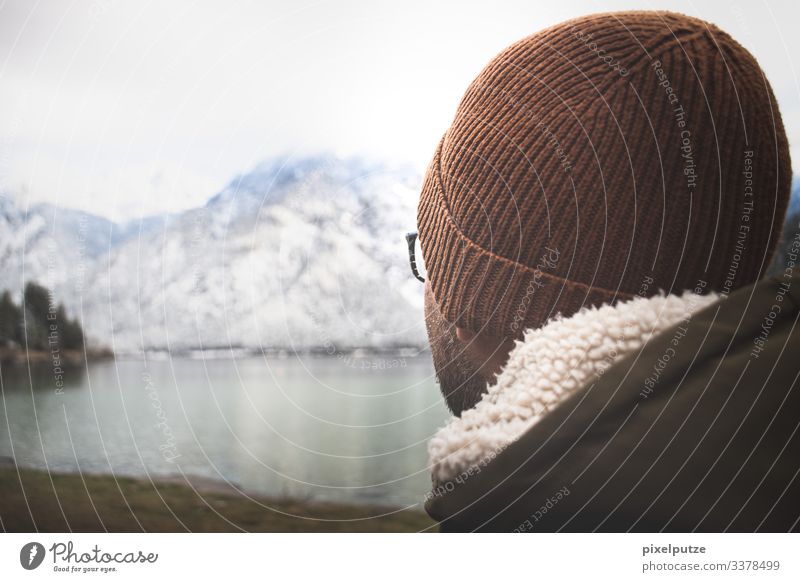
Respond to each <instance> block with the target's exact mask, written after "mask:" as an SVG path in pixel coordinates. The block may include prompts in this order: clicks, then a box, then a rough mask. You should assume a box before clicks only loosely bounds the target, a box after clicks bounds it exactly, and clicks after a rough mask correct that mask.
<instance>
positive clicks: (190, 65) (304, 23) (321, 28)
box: [0, 0, 800, 219]
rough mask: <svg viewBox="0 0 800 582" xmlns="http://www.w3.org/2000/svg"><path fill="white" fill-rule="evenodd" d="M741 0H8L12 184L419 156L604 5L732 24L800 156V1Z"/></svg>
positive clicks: (1, 96)
mask: <svg viewBox="0 0 800 582" xmlns="http://www.w3.org/2000/svg"><path fill="white" fill-rule="evenodd" d="M798 6H799V5H798V3H797V2H793V1H787V2H781V3H775V2H773V3H767V2H765V1H763V0H760V1H759V0H753V1H748V0H734V1H732V2H727V1H725V2H723V1H719V2H658V3H654V2H592V1H583V2H578V1H573V2H569V1H563V0H558V1H555V2H554V1H552V0H548V1H546V2H535V1H533V0H527V1H520V2H502V1H493V2H451V3H434V2H429V1H425V2H422V1H420V2H413V1H406V0H404V1H395V2H374V1H371V2H366V1H364V2H360V3H356V2H303V1H299V2H288V1H287V2H231V1H224V2H223V1H221V0H220V1H218V2H188V1H187V2H182V1H180V2H179V1H169V2H166V1H161V2H156V1H151V2H148V1H122V0H88V1H80V2H79V1H74V2H71V1H69V0H47V1H40V2H36V1H35V0H11V1H5V2H3V1H2V0H0V190H5V191H6V192H10V193H12V194H15V195H17V196H18V197H23V196H24V199H25V200H26V201H42V200H46V201H50V202H53V203H56V204H61V205H64V206H71V207H75V208H82V209H86V210H90V211H93V212H96V213H98V214H103V215H106V216H109V217H112V218H117V219H121V218H130V217H136V216H141V215H146V214H151V213H155V212H162V211H171V210H179V209H183V208H187V207H190V206H196V205H198V204H202V203H203V202H205V200H206V199H208V198H209V197H210V196H211V195H213V194H214V193H215V192H216V191H218V190H219V189H220V188H221V187H222V186H224V185H225V184H226V183H227V182H228V181H229V180H230V179H231V178H232V177H233V176H234V175H235V174H236V173H239V172H242V171H246V170H247V169H248V168H250V167H252V166H253V165H254V164H255V163H256V162H258V161H260V160H262V159H264V158H267V157H269V156H272V155H275V154H280V153H287V152H288V153H295V154H298V155H302V154H304V153H315V152H320V151H331V152H334V153H339V154H344V155H347V154H363V155H367V156H370V157H373V158H378V159H386V160H387V161H390V162H399V161H410V162H412V163H414V164H416V165H417V166H418V167H419V168H421V169H422V168H424V165H425V164H426V162H427V160H428V158H429V157H430V155H431V153H432V151H433V148H434V146H435V144H436V142H437V140H438V138H439V137H440V136H441V134H442V132H443V131H444V129H445V128H446V127H447V125H448V124H449V122H450V120H451V118H452V115H453V113H454V110H455V107H456V105H457V104H458V101H459V98H460V97H461V94H462V93H463V91H464V90H465V89H466V87H467V85H468V84H469V82H470V81H471V80H472V79H473V77H474V76H475V75H476V74H477V73H478V72H479V71H480V69H481V68H482V67H483V65H484V64H486V62H487V61H488V60H489V59H491V58H492V57H493V56H494V55H495V54H496V53H497V52H498V51H500V50H501V49H503V48H504V47H505V46H507V45H508V44H510V43H512V42H514V41H516V40H518V39H519V38H521V37H523V36H526V35H528V34H531V33H533V32H535V31H537V30H538V29H541V28H543V27H545V26H548V25H551V24H554V23H557V22H559V21H562V20H565V19H567V18H571V17H574V16H579V15H582V14H588V13H591V12H601V11H607V10H620V9H629V8H653V9H655V8H668V9H672V10H677V11H680V12H684V13H688V14H692V15H695V16H699V17H701V18H704V19H706V20H709V21H711V22H714V23H716V24H718V25H720V26H721V27H722V28H724V29H726V30H727V31H728V32H730V33H731V34H732V35H733V36H734V37H735V38H737V40H739V42H741V43H742V44H743V45H745V46H746V47H747V48H749V49H750V50H751V51H752V52H753V53H754V54H755V55H756V57H757V58H758V59H759V61H760V62H761V63H762V65H763V67H764V68H765V70H766V73H767V76H768V78H769V79H770V81H771V82H772V85H773V87H774V89H775V91H776V93H777V96H778V100H779V103H780V105H781V110H782V112H783V118H784V123H785V125H786V129H787V131H788V133H789V138H790V140H791V145H792V153H793V158H794V160H795V163H796V165H797V164H800V83H798V64H797V63H796V62H795V61H794V60H793V58H797V57H798V56H800V35H799V34H798V28H799V27H800V18H798V16H800V8H798Z"/></svg>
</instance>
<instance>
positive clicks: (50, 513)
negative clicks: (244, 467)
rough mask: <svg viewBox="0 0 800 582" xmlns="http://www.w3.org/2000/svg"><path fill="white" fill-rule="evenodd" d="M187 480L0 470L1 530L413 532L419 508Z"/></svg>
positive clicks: (425, 522) (420, 525)
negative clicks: (286, 495)
mask: <svg viewBox="0 0 800 582" xmlns="http://www.w3.org/2000/svg"><path fill="white" fill-rule="evenodd" d="M214 489H215V487H211V486H209V485H208V484H205V485H203V486H198V485H197V484H196V483H187V482H185V481H184V482H181V483H179V482H165V481H162V482H157V483H155V484H153V483H151V482H150V481H148V480H140V479H129V478H117V479H116V480H115V479H114V478H113V477H111V476H105V475H103V476H98V475H83V477H81V476H80V475H73V474H48V473H45V472H41V471H32V470H23V469H20V470H19V472H18V471H17V469H16V468H15V467H8V468H2V469H0V529H2V530H3V531H7V532H34V531H40V532H67V531H73V532H98V531H110V532H140V531H148V532H185V531H193V532H228V531H230V532H235V531H253V532H300V531H308V532H343V531H357V532H411V531H421V530H425V529H428V528H431V527H432V526H433V525H434V524H433V522H432V521H431V520H430V519H429V518H428V517H427V516H426V515H425V514H424V513H422V512H419V511H400V512H397V511H396V510H391V509H382V508H379V507H365V506H354V505H344V504H335V503H317V502H303V501H297V500H286V499H268V498H253V499H248V498H247V497H243V496H242V495H240V494H236V493H235V492H234V491H226V490H224V489H223V488H220V487H216V490H214Z"/></svg>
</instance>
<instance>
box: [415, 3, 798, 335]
mask: <svg viewBox="0 0 800 582" xmlns="http://www.w3.org/2000/svg"><path fill="white" fill-rule="evenodd" d="M790 180H791V169H790V160H789V153H788V145H787V140H786V135H785V133H784V129H783V124H782V122H781V117H780V114H779V112H778V107H777V104H776V102H775V97H774V95H773V93H772V90H771V88H770V86H769V83H768V82H767V79H766V77H765V76H764V74H763V72H762V70H761V68H760V67H759V65H758V63H757V62H756V61H755V59H754V58H753V56H752V55H750V53H749V52H747V51H746V50H745V49H744V48H742V47H741V46H740V45H739V44H738V43H737V42H736V41H734V40H733V39H732V38H731V37H730V36H729V35H728V34H726V33H725V32H723V31H721V30H720V29H719V28H717V27H716V26H714V25H711V24H709V23H706V22H703V21H701V20H698V19H695V18H689V17H686V16H682V15H678V14H673V13H667V12H627V13H616V14H600V15H594V16H588V17H584V18H580V19H576V20H572V21H569V22H566V23H563V24H560V25H558V26H555V27H552V28H549V29H546V30H544V31H542V32H539V33H537V34H535V35H533V36H530V37H528V38H525V39H523V40H521V41H519V42H517V43H516V44H514V45H512V46H510V47H509V48H508V49H506V50H504V51H503V52H502V53H500V54H499V55H498V56H497V57H495V58H494V59H493V60H492V61H491V62H490V63H489V65H488V66H487V67H486V68H485V69H484V70H483V71H482V72H481V73H480V75H479V76H478V77H477V79H475V81H474V82H473V83H472V85H471V86H470V87H469V89H468V90H467V92H466V94H465V95H464V98H463V100H462V101H461V104H460V105H459V107H458V111H457V113H456V116H455V119H454V121H453V124H452V125H451V127H450V128H449V129H448V130H447V132H446V133H445V135H444V137H443V139H442V141H441V142H440V144H439V146H438V147H437V149H436V152H435V155H434V158H433V161H432V162H431V165H430V167H429V169H428V173H427V175H426V178H425V184H424V188H423V193H422V197H421V200H420V206H419V217H418V223H419V224H418V226H419V233H420V241H421V243H422V248H423V252H424V256H425V262H426V268H427V271H428V276H429V278H430V280H431V285H432V290H433V295H434V298H435V300H436V302H437V304H438V306H439V308H440V310H441V312H442V314H443V316H444V317H445V318H446V319H447V320H448V321H450V322H452V323H454V324H456V325H458V326H459V327H462V328H465V329H469V330H473V331H475V332H489V333H491V334H492V335H495V336H499V337H518V336H520V335H521V333H522V331H523V330H524V329H526V328H530V327H539V326H541V325H543V324H544V323H545V322H546V321H547V319H549V318H550V317H553V316H554V315H556V314H557V313H562V314H563V315H565V316H569V315H571V314H573V313H575V312H577V311H578V310H580V308H581V307H583V306H589V305H600V304H604V303H615V302H617V301H619V300H625V299H629V298H632V297H635V296H637V295H640V296H651V295H653V294H655V293H658V292H659V290H664V291H665V292H668V293H670V292H673V293H675V292H680V291H683V290H685V289H695V288H698V289H700V290H702V291H704V292H707V291H712V290H715V291H718V292H722V293H727V292H730V291H732V290H734V289H736V288H738V287H741V286H743V285H746V284H749V283H752V282H753V281H755V280H757V279H758V278H759V277H760V276H761V275H762V274H763V273H764V272H765V269H766V268H767V266H768V265H769V262H770V258H771V256H772V254H773V252H774V249H775V245H776V243H777V241H778V240H779V237H780V227H781V223H782V219H783V215H784V213H785V210H786V205H787V202H788V198H789V188H790Z"/></svg>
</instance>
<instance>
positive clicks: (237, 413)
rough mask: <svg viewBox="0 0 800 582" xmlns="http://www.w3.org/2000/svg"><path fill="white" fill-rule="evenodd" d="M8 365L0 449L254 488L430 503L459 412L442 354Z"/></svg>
mask: <svg viewBox="0 0 800 582" xmlns="http://www.w3.org/2000/svg"><path fill="white" fill-rule="evenodd" d="M65 377H66V382H65V385H64V387H63V390H59V389H58V388H57V387H56V386H55V382H54V378H53V374H52V373H51V372H50V371H49V370H48V369H46V368H45V369H43V370H36V371H35V372H34V373H32V374H30V375H29V373H28V370H27V369H26V368H16V369H8V368H6V369H4V370H3V371H2V399H0V456H5V457H11V458H14V459H16V461H17V463H18V464H19V465H20V466H24V467H34V468H41V469H49V470H51V471H58V472H65V471H69V472H87V473H114V474H116V475H126V476H136V477H143V476H147V475H150V476H152V477H165V476H176V475H178V476H179V475H181V474H184V475H190V476H192V477H199V478H203V479H204V480H205V479H213V480H218V481H221V482H225V481H227V482H230V483H232V484H234V485H235V486H237V487H240V488H242V489H243V490H245V491H247V492H250V493H258V494H264V495H278V496H280V495H289V496H293V497H300V498H304V499H317V500H335V501H347V502H358V503H381V504H391V505H400V506H407V505H413V504H417V503H419V502H420V501H421V499H422V497H423V496H424V494H425V493H426V492H427V490H428V486H429V483H430V477H429V473H428V470H427V467H426V461H427V455H426V441H427V440H428V438H429V437H430V436H431V434H432V433H433V431H435V430H436V428H437V427H439V426H441V424H442V423H443V422H444V420H445V419H446V418H447V416H448V414H447V410H446V407H445V406H444V404H443V402H442V399H441V396H440V395H439V391H438V388H437V385H436V383H435V381H434V378H433V370H432V366H431V364H430V359H429V357H427V356H425V355H423V356H419V357H406V358H403V357H396V358H395V357H389V358H386V357H363V358H351V359H347V360H342V359H337V358H335V357H332V358H326V357H317V356H290V357H287V358H283V359H280V358H270V357H267V358H263V357H252V358H244V359H236V360H233V359H227V360H226V359H215V360H209V359H205V360H203V359H188V358H187V359H171V360H160V361H154V360H152V359H149V360H147V361H145V360H117V361H108V362H98V363H94V364H90V366H89V368H88V369H87V370H75V371H68V372H67V373H66V376H65Z"/></svg>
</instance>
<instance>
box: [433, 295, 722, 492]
mask: <svg viewBox="0 0 800 582" xmlns="http://www.w3.org/2000/svg"><path fill="white" fill-rule="evenodd" d="M718 299H719V295H717V294H714V293H711V294H709V295H697V294H695V293H692V292H691V291H687V292H685V293H684V294H683V295H680V296H679V295H656V296H654V297H649V298H644V297H637V298H634V299H632V300H629V301H625V302H620V303H617V304H616V305H614V306H611V305H604V306H601V307H600V308H590V309H583V310H581V311H580V312H578V313H576V314H575V315H573V316H572V317H568V318H563V317H557V318H555V319H553V320H551V321H550V322H548V323H547V324H546V325H545V326H544V327H542V328H539V329H530V330H527V331H526V332H525V335H524V338H523V340H522V341H518V342H517V343H516V346H515V347H514V349H513V350H512V351H511V354H510V356H509V359H508V362H507V363H506V365H505V367H504V368H503V371H502V372H501V373H500V374H499V375H498V376H497V383H496V384H494V385H493V386H491V387H490V388H489V390H488V392H487V393H486V394H484V395H483V399H482V400H481V401H480V402H478V403H477V404H476V405H475V406H474V407H473V408H471V409H469V410H465V411H464V412H463V413H462V414H461V417H460V418H458V417H453V418H451V419H450V420H449V421H448V422H447V424H446V426H444V427H443V428H441V429H439V431H438V432H437V433H436V434H435V435H434V437H433V438H432V439H431V441H430V443H429V444H428V454H429V456H430V463H431V470H432V472H433V477H434V479H435V480H436V481H438V482H440V483H442V482H445V481H450V480H452V479H453V478H455V477H456V476H457V475H459V474H460V473H462V472H463V471H465V470H468V469H470V468H471V467H475V466H478V465H479V463H485V462H486V459H490V458H493V457H494V456H495V455H496V454H497V453H498V452H499V451H501V450H502V449H504V448H505V447H506V446H508V445H509V444H510V443H512V442H513V441H515V440H516V439H518V438H519V437H521V436H522V435H523V434H524V433H525V432H526V431H527V430H528V429H530V427H532V426H533V425H534V424H536V423H537V422H538V421H539V420H540V419H541V418H542V417H544V416H545V415H546V414H547V413H548V412H549V411H550V410H552V409H553V408H554V407H555V406H557V405H558V404H559V403H560V402H561V401H562V400H564V399H565V398H566V397H567V396H569V395H570V394H571V393H573V392H574V391H575V390H577V389H578V388H580V387H582V386H584V385H586V384H587V383H589V382H590V381H591V379H592V378H593V377H599V376H601V375H602V374H603V373H604V372H605V371H606V370H607V369H608V368H609V367H610V366H612V365H613V364H614V363H616V362H617V361H619V360H620V359H622V358H623V357H625V356H626V355H627V354H629V353H631V352H633V351H635V350H637V349H639V348H640V347H642V345H644V344H645V343H646V342H647V341H648V340H649V339H650V338H652V337H653V336H655V335H657V334H659V333H661V332H662V331H664V330H665V329H668V328H670V327H672V326H673V325H675V324H677V323H679V322H681V321H683V320H687V319H688V318H690V317H691V315H692V314H693V313H695V312H697V311H699V310H700V309H702V308H704V307H706V306H708V305H710V304H711V303H714V302H715V301H717V300H718Z"/></svg>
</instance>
